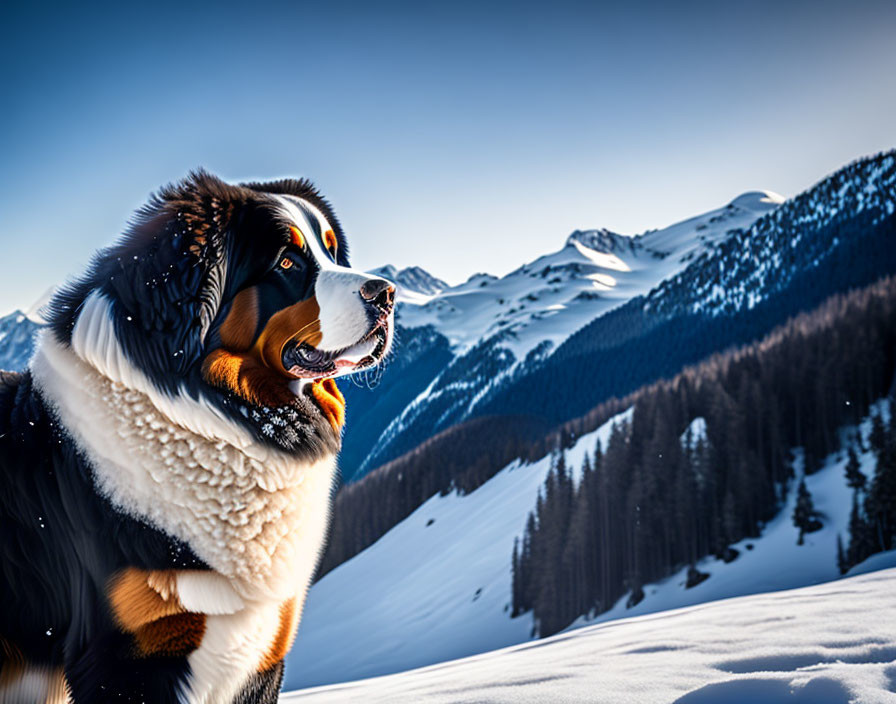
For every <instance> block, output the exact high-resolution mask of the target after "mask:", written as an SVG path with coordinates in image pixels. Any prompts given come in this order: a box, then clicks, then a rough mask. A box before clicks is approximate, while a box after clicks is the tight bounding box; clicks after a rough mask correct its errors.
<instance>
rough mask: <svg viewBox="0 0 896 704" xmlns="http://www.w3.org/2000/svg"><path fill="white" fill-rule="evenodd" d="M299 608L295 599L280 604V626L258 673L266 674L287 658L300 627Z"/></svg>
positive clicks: (262, 659) (259, 664)
mask: <svg viewBox="0 0 896 704" xmlns="http://www.w3.org/2000/svg"><path fill="white" fill-rule="evenodd" d="M299 616H300V613H299V608H298V604H297V600H296V598H295V597H293V598H292V599H287V600H286V601H284V602H283V603H282V604H280V625H279V626H278V627H277V633H276V634H275V635H274V639H273V640H272V641H271V647H270V648H269V649H268V651H267V652H266V653H265V654H264V656H263V657H262V658H261V662H260V663H258V672H266V671H267V670H269V669H271V668H272V667H274V665H276V664H277V663H278V662H280V661H281V660H282V659H283V658H285V657H286V654H287V653H288V652H289V649H290V648H291V647H292V643H293V641H294V640H295V637H296V630H297V629H298V627H299Z"/></svg>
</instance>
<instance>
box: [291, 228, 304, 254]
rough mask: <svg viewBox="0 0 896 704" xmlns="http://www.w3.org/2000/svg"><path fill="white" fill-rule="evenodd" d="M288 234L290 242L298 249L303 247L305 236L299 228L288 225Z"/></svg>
mask: <svg viewBox="0 0 896 704" xmlns="http://www.w3.org/2000/svg"><path fill="white" fill-rule="evenodd" d="M289 234H290V238H291V239H292V243H293V244H294V245H295V246H296V247H298V248H299V249H304V248H305V236H304V235H303V234H302V231H301V230H299V228H297V227H296V226H295V225H290V226H289Z"/></svg>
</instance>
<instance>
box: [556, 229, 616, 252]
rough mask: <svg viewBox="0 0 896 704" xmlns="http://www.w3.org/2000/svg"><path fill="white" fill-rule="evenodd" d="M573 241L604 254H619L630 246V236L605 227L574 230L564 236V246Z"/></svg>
mask: <svg viewBox="0 0 896 704" xmlns="http://www.w3.org/2000/svg"><path fill="white" fill-rule="evenodd" d="M574 242H578V243H579V244H581V245H583V246H585V247H588V249H593V250H595V251H597V252H602V253H604V254H620V253H621V252H626V251H629V250H630V249H631V247H632V238H631V237H626V236H625V235H620V234H617V233H615V232H610V230H607V229H605V228H600V229H597V230H574V231H573V232H572V234H570V236H569V237H567V238H566V246H567V247H569V246H570V245H572V244H573V243H574Z"/></svg>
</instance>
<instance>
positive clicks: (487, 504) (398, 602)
mask: <svg viewBox="0 0 896 704" xmlns="http://www.w3.org/2000/svg"><path fill="white" fill-rule="evenodd" d="M885 410H886V409H885V406H884V405H883V404H879V405H878V407H877V409H876V412H877V413H885ZM630 417H631V410H628V411H625V412H624V413H621V414H619V415H617V416H615V417H613V418H611V419H610V420H608V421H607V422H606V423H605V424H603V425H602V426H601V427H600V428H598V429H597V430H595V431H593V432H591V433H588V434H586V435H583V436H581V437H580V438H579V439H578V440H577V441H576V443H575V444H574V445H573V447H572V448H570V449H569V450H568V451H567V453H566V460H567V466H568V467H570V468H573V470H576V468H579V467H580V466H581V463H582V460H583V459H584V456H585V454H586V452H591V451H592V450H593V448H594V447H595V444H596V442H597V441H598V440H600V441H601V444H602V446H604V447H606V446H607V443H608V439H609V436H610V433H611V430H612V427H613V426H614V425H615V424H619V423H623V422H627V421H628V420H629V419H630ZM699 432H700V422H699V419H698V420H697V421H695V423H694V424H693V427H692V432H691V434H690V441H691V442H696V439H697V437H696V434H697V433H699ZM870 432H871V422H870V420H869V419H866V420H865V421H864V422H863V423H861V424H860V425H859V426H857V427H846V428H843V429H842V431H841V435H842V437H843V438H844V440H848V441H849V442H850V443H851V444H852V443H854V442H855V438H857V437H859V436H860V437H861V441H860V442H858V443H857V446H858V447H865V448H868V447H869V443H868V440H869V435H870ZM685 437H688V435H687V434H686V435H685ZM858 456H859V461H860V463H861V471H862V472H863V473H864V474H865V475H866V476H867V477H869V478H870V476H871V474H872V472H873V467H874V456H873V453H872V452H871V451H870V449H869V450H868V451H867V452H859V455H858ZM846 462H847V457H846V455H845V453H836V454H834V455H831V456H830V457H828V458H827V459H826V460H825V462H824V464H823V467H822V469H821V470H819V471H817V472H815V473H814V474H811V475H809V476H805V481H806V486H807V487H808V489H809V490H810V492H811V494H812V496H813V498H814V500H815V507H816V509H817V510H818V511H819V512H820V513H821V515H823V516H824V528H823V529H822V530H820V531H818V532H815V533H811V534H809V535H807V536H806V543H805V545H802V546H798V545H797V536H798V531H797V529H796V528H795V527H794V524H793V521H792V518H791V515H792V513H793V508H794V505H795V503H796V495H797V486H798V485H799V482H800V480H801V479H803V478H804V473H803V469H802V460H801V458H800V455H799V453H797V458H796V460H795V462H794V470H795V476H794V478H793V480H792V481H791V482H790V484H789V491H788V493H787V497H786V500H785V502H784V503H783V504H782V506H781V508H780V510H779V512H778V514H777V516H776V517H775V518H774V519H773V520H772V521H770V522H769V523H768V524H767V525H766V526H765V528H764V529H763V531H762V534H761V536H760V537H759V538H756V539H752V538H751V539H745V540H742V541H740V542H738V543H735V544H733V545H732V547H733V548H734V549H735V550H737V551H738V553H739V556H738V557H737V559H736V560H734V561H733V562H730V563H726V562H724V561H723V560H721V559H718V558H716V557H713V556H709V557H705V558H704V559H702V560H701V561H700V562H698V563H697V568H698V569H699V570H700V572H703V573H706V574H709V575H710V577H709V578H708V579H706V580H705V581H703V582H701V583H699V584H697V585H696V586H693V587H691V588H686V585H685V582H686V577H687V568H682V569H681V570H680V571H679V572H678V573H676V574H674V575H673V576H671V577H669V578H668V579H665V580H663V581H662V582H660V583H657V584H648V585H645V587H644V593H645V597H644V599H643V600H642V601H641V602H640V603H638V604H637V605H635V606H633V607H630V608H629V607H628V606H627V602H628V597H629V595H628V594H626V595H624V596H623V597H621V598H620V599H619V600H618V601H617V602H616V604H615V606H613V607H612V608H611V609H610V610H608V611H606V612H604V613H602V614H600V615H599V616H598V617H597V618H595V619H593V620H590V621H589V620H586V619H580V620H579V621H577V622H576V623H575V624H574V626H573V627H581V626H584V625H589V624H593V623H604V622H607V621H613V620H616V619H620V618H625V617H629V616H637V615H646V614H652V613H656V612H659V611H665V610H668V609H675V608H680V607H684V606H691V605H696V604H700V603H703V602H707V601H713V600H717V599H726V598H729V597H735V596H742V595H745V594H758V593H762V592H768V591H774V590H781V589H791V588H795V587H800V586H805V585H810V584H818V583H821V582H827V581H830V580H835V579H837V578H838V577H839V576H840V575H839V573H838V571H837V565H836V560H835V556H836V553H837V536H838V535H841V536H848V534H849V530H848V524H849V514H850V506H851V496H852V490H851V489H850V487H849V486H848V485H847V483H846V476H845V472H844V467H845V465H846ZM550 467H551V458H550V457H545V458H543V459H541V460H539V461H537V462H534V463H531V464H525V463H522V462H514V463H512V464H511V465H509V466H508V467H506V468H505V469H503V470H502V471H501V472H499V473H498V474H496V475H495V476H494V477H493V478H492V479H490V480H489V481H487V482H486V483H485V484H484V485H483V486H481V487H480V488H479V489H477V490H476V491H474V492H472V493H470V494H466V495H462V494H460V493H458V492H453V493H451V494H449V495H447V496H438V495H437V496H433V497H432V498H431V499H429V500H428V501H427V502H425V503H424V504H423V505H422V506H420V508H418V509H417V510H416V511H415V512H414V513H413V514H411V515H410V516H409V517H408V518H407V519H405V520H404V521H402V522H401V523H399V524H398V525H397V526H395V527H394V528H393V529H392V530H390V531H389V532H388V533H386V535H384V536H383V537H382V538H381V539H380V540H378V541H377V542H376V543H374V545H372V546H371V547H370V548H368V549H367V550H365V551H364V552H362V553H360V554H359V555H357V556H356V557H354V558H353V559H351V560H349V561H348V562H346V563H344V564H343V565H341V566H339V567H337V568H336V569H335V570H333V571H332V572H330V573H328V574H327V575H325V576H324V577H323V578H322V579H321V580H320V581H319V582H317V583H316V584H315V585H314V586H313V587H312V588H311V590H310V592H309V596H308V601H307V602H306V606H305V613H304V615H303V618H302V623H301V625H300V627H299V634H298V637H297V639H296V644H295V646H294V647H293V649H292V651H291V652H290V654H289V656H288V660H287V670H286V685H287V686H286V688H287V689H292V688H299V687H310V686H316V685H321V684H327V683H333V682H342V681H346V680H354V679H361V678H365V677H374V676H378V675H385V674H389V673H393V672H398V671H401V670H406V669H411V668H415V667H423V666H426V665H430V664H433V663H437V662H442V661H445V660H451V659H454V658H459V657H466V656H469V655H474V654H476V653H483V652H487V651H490V650H494V649H496V648H502V647H506V646H510V645H513V644H515V643H521V642H524V641H528V640H530V639H532V638H533V634H534V627H535V623H534V621H533V618H532V614H531V613H526V614H523V615H521V616H518V617H516V618H511V615H510V606H511V605H510V600H511V564H510V562H511V553H512V550H513V544H514V539H516V538H519V539H521V538H522V530H523V527H524V526H525V523H526V516H527V514H528V513H529V511H531V510H532V507H533V506H534V505H535V503H536V499H537V497H538V493H539V490H540V489H541V488H542V484H543V482H544V479H545V477H546V476H547V473H548V471H549V470H550ZM874 559H875V560H877V561H879V560H881V559H882V558H880V557H877V558H874ZM883 566H896V552H894V553H891V554H890V561H889V562H887V563H886V565H883V564H882V565H880V567H883ZM358 585H363V588H359V586H358Z"/></svg>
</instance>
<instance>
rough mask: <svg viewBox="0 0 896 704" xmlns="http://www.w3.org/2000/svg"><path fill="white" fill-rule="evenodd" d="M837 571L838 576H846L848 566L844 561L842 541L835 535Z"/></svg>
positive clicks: (844, 554) (838, 535)
mask: <svg viewBox="0 0 896 704" xmlns="http://www.w3.org/2000/svg"><path fill="white" fill-rule="evenodd" d="M837 570H838V571H839V572H840V574H846V573H847V571H848V570H849V564H848V563H847V561H846V553H845V552H844V551H843V539H842V538H841V537H840V534H839V533H837Z"/></svg>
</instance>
